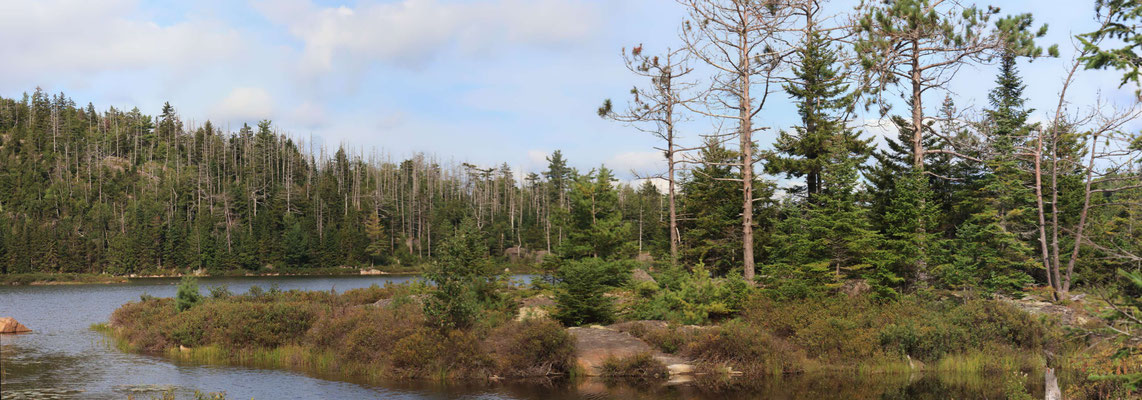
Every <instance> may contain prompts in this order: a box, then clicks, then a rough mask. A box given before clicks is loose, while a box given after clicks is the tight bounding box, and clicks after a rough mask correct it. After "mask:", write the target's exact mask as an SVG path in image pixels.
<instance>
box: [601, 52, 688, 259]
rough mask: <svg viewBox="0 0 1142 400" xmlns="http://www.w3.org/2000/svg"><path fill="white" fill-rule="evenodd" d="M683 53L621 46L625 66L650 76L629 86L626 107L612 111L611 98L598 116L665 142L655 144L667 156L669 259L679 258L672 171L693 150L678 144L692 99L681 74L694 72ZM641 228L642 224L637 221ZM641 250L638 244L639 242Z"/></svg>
mask: <svg viewBox="0 0 1142 400" xmlns="http://www.w3.org/2000/svg"><path fill="white" fill-rule="evenodd" d="M685 56H686V53H684V52H682V51H679V50H673V51H672V50H669V49H667V51H666V53H665V54H664V55H663V56H657V55H653V56H652V55H647V54H645V53H643V51H642V45H638V46H636V47H634V48H632V49H631V50H630V52H629V53H628V52H627V50H626V49H625V48H624V49H623V61H624V63H625V64H626V67H627V69H629V70H630V71H631V72H633V73H634V74H635V75H638V76H640V77H644V78H649V80H650V85H648V86H647V87H639V86H635V87H633V88H631V90H630V93H631V96H632V98H631V100H630V101H629V103H628V105H627V108H626V110H624V111H622V112H615V110H614V106H613V104H612V103H611V99H607V100H605V101H604V102H603V105H602V106H601V107H599V116H600V117H603V118H609V119H613V120H615V121H620V122H624V123H627V124H629V125H631V126H634V127H635V128H636V129H638V130H640V131H643V132H646V133H649V134H651V135H653V136H654V137H656V138H658V139H659V140H661V141H663V142H665V147H655V150H659V151H661V152H662V154H663V155H664V156H665V157H666V176H665V177H661V178H662V179H664V180H666V183H667V185H668V189H667V193H666V196H667V207H668V209H669V218H670V222H669V228H670V260H671V262H677V261H678V243H679V238H678V237H679V232H678V214H677V208H676V207H675V204H676V202H675V195H676V189H675V187H676V184H677V180H676V179H675V172H676V170H677V166H678V164H680V163H682V162H683V161H682V160H680V159H678V155H679V154H680V153H681V152H685V151H689V150H693V149H692V148H684V147H682V146H680V145H679V143H678V141H679V139H680V137H679V135H678V123H679V122H681V121H682V119H683V118H684V116H683V115H682V107H684V106H685V105H686V104H688V103H689V102H690V101H692V100H691V99H688V98H686V97H685V96H686V94H685V93H686V92H687V91H689V90H690V89H692V88H693V87H694V83H693V82H688V81H683V80H682V79H684V77H685V76H686V75H687V74H689V73H690V72H691V71H693V69H692V68H690V66H689V65H688V64H687V62H686V57H685ZM640 229H641V224H640ZM640 251H641V243H640Z"/></svg>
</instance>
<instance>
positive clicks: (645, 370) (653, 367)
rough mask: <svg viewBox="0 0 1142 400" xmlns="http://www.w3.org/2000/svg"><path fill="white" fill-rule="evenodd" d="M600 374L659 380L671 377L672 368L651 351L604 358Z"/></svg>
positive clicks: (611, 376)
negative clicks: (667, 366) (656, 357)
mask: <svg viewBox="0 0 1142 400" xmlns="http://www.w3.org/2000/svg"><path fill="white" fill-rule="evenodd" d="M600 376H603V377H607V378H619V377H622V378H638V379H648V380H658V379H666V378H669V377H670V370H668V369H666V366H665V365H662V362H659V361H658V360H656V359H654V356H651V355H650V353H638V354H634V355H631V356H628V357H614V356H611V357H607V359H606V360H603V365H602V367H601V371H600Z"/></svg>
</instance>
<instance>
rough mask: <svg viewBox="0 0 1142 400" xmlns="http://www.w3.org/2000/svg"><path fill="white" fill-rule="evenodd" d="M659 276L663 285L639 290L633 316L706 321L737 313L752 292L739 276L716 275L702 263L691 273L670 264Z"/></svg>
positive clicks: (695, 321) (702, 322) (686, 322)
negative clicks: (715, 276) (717, 276)
mask: <svg viewBox="0 0 1142 400" xmlns="http://www.w3.org/2000/svg"><path fill="white" fill-rule="evenodd" d="M656 276H657V278H658V279H659V281H658V282H659V283H658V284H656V287H658V286H659V285H661V286H660V288H659V289H656V290H653V291H651V290H638V291H639V292H641V293H640V296H639V298H638V299H637V300H636V302H635V304H634V306H633V307H632V309H631V314H632V317H633V318H636V319H648V320H667V321H672V322H677V323H682V324H707V323H710V322H714V321H719V320H723V319H725V318H727V317H729V316H732V315H734V314H736V313H737V312H738V311H739V310H740V309H741V305H742V302H743V301H744V300H745V299H746V297H748V296H749V294H750V293H751V292H752V291H753V288H752V287H751V286H750V285H749V284H748V283H746V282H745V280H743V279H742V278H741V277H740V276H737V275H727V276H725V277H721V278H714V277H711V275H710V272H709V271H708V270H706V269H705V267H703V266H702V265H698V266H695V267H694V268H693V270H692V271H691V272H689V273H687V272H686V271H685V270H683V269H682V268H681V267H668V269H667V270H666V271H664V272H661V273H658V274H656ZM636 289H637V287H636Z"/></svg>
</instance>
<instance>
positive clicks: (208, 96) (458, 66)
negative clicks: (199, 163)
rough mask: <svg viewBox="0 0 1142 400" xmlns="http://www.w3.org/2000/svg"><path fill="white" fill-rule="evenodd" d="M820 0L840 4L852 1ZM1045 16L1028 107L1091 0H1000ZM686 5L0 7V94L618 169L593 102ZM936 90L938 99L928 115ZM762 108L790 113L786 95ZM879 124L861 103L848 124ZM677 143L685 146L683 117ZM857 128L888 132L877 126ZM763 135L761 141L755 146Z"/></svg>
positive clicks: (465, 0) (1053, 89)
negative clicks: (64, 97) (628, 58)
mask: <svg viewBox="0 0 1142 400" xmlns="http://www.w3.org/2000/svg"><path fill="white" fill-rule="evenodd" d="M836 3H837V4H835V5H833V8H834V9H836V10H838V11H843V10H844V9H845V8H846V7H848V6H849V4H850V3H851V1H839V2H836ZM998 5H1000V6H1001V7H1002V8H1003V12H1004V13H1021V12H1033V13H1034V15H1035V17H1036V20H1037V22H1040V23H1042V22H1045V23H1048V24H1049V25H1050V27H1051V29H1050V33H1049V35H1048V37H1047V38H1046V40H1047V42H1051V43H1058V44H1059V45H1060V47H1061V50H1062V57H1060V58H1059V59H1040V60H1036V61H1035V62H1033V63H1030V64H1028V63H1026V62H1024V63H1022V64H1021V66H1020V67H1021V69H1022V71H1023V73H1024V79H1025V82H1026V83H1028V85H1029V89H1028V91H1027V93H1026V94H1027V96H1028V97H1029V99H1030V104H1031V105H1032V106H1033V107H1035V108H1036V109H1038V111H1036V113H1035V114H1034V118H1036V119H1044V118H1046V115H1047V113H1048V112H1052V111H1053V110H1054V104H1055V102H1056V101H1057V97H1056V95H1057V92H1058V91H1059V88H1060V86H1061V83H1062V79H1063V75H1064V73H1065V71H1064V70H1065V67H1066V65H1067V64H1068V61H1069V59H1070V56H1071V55H1072V54H1073V50H1072V47H1071V43H1070V40H1069V39H1068V38H1069V36H1070V35H1072V34H1075V33H1081V32H1086V31H1088V30H1090V28H1091V25H1092V23H1091V22H1090V20H1091V18H1092V17H1093V14H1094V10H1093V1H1077V2H1076V1H1054V0H1040V1H1023V0H1000V1H998ZM683 17H684V10H683V9H682V8H681V6H679V5H678V4H676V3H675V2H674V1H671V0H598V1H593V0H361V1H324V0H323V1H311V0H284V1H262V0H254V1H242V0H235V1H222V0H201V1H196V2H164V1H133V0H109V1H82V0H43V1H34V0H4V1H2V2H0V37H4V38H6V39H5V40H3V41H0V54H5V55H6V56H7V57H5V58H6V59H5V61H3V62H0V95H2V96H5V97H18V96H20V94H21V93H23V92H26V91H31V90H32V89H34V88H35V87H36V86H40V87H43V88H44V89H45V90H47V91H49V92H60V91H63V92H65V93H67V94H68V95H70V96H71V97H72V98H74V99H75V100H76V101H77V102H81V103H86V102H88V101H91V102H93V103H94V104H95V105H96V107H97V108H99V109H106V108H107V107H108V106H115V107H119V108H124V107H125V108H131V107H136V106H137V107H139V108H140V109H141V110H143V111H144V112H147V113H157V111H158V110H159V108H160V107H161V105H162V103H163V102H164V101H170V102H171V104H172V105H174V106H175V107H176V108H177V109H178V110H179V112H180V114H181V115H182V117H183V119H184V121H186V122H188V123H201V122H204V121H205V120H206V119H210V120H212V121H214V122H215V123H220V124H223V125H226V124H229V125H230V126H231V128H232V129H235V130H236V129H237V126H240V125H241V124H242V123H243V122H251V121H256V120H260V119H263V118H269V119H272V120H273V121H274V122H275V124H276V125H277V126H278V127H279V128H280V129H282V130H283V131H285V132H288V133H290V134H292V135H294V136H296V137H300V138H304V139H308V138H312V140H313V141H314V142H316V143H318V144H319V145H324V146H326V147H330V148H332V147H336V146H338V145H339V144H342V143H343V144H346V145H349V146H352V147H355V148H363V149H371V148H376V149H377V150H378V151H384V152H386V153H389V154H392V155H393V156H394V157H397V158H399V157H404V156H407V155H410V154H412V153H414V152H427V153H434V154H436V155H437V156H439V157H440V158H442V159H455V160H458V161H459V160H463V161H470V162H474V163H478V164H483V165H490V164H498V163H501V162H507V163H509V164H510V165H511V166H513V167H514V168H516V169H517V170H522V171H539V170H541V169H543V167H544V166H545V162H544V161H543V157H544V156H545V155H547V154H549V153H550V152H551V151H552V150H555V149H562V150H563V152H564V153H565V155H566V156H567V157H568V158H569V159H570V160H571V163H572V165H574V166H576V167H579V168H582V169H586V168H590V167H592V166H596V165H598V164H599V163H606V164H607V165H608V166H609V167H611V168H613V169H616V170H617V172H618V173H619V175H620V177H623V178H626V179H630V178H631V177H632V175H631V174H630V171H631V170H637V171H640V172H642V173H652V172H656V171H657V170H658V169H661V168H660V164H661V162H660V159H661V156H660V155H659V154H658V153H657V152H655V151H654V150H652V149H651V146H653V145H654V144H655V142H654V140H653V139H652V138H651V137H649V136H648V135H645V134H642V133H639V132H638V131H636V130H633V129H631V128H629V127H624V126H622V125H621V124H618V123H614V122H609V121H604V120H601V119H600V118H598V117H597V116H596V115H595V108H596V107H597V106H598V105H599V104H600V103H601V101H602V100H603V99H604V98H614V99H615V100H616V102H617V103H619V104H621V103H622V102H623V100H624V99H625V95H626V93H627V91H628V90H629V88H630V86H631V85H632V84H634V83H636V82H637V81H636V80H635V78H634V77H633V76H631V75H630V74H629V72H628V71H627V70H626V69H625V68H624V67H623V65H622V62H621V59H620V57H619V52H620V50H621V49H622V47H624V46H628V47H629V46H631V45H634V44H638V43H645V44H646V47H647V49H648V50H652V51H657V50H661V49H663V48H665V47H667V46H673V47H678V43H677V30H678V26H679V24H680V22H681V21H682V18H683ZM994 73H995V68H994V67H993V66H968V67H965V68H963V69H962V70H961V71H960V72H959V74H958V75H957V78H956V80H955V81H953V83H952V91H953V92H954V95H953V98H954V99H955V100H956V102H957V104H958V105H960V106H962V107H972V108H974V109H976V110H978V109H980V108H982V107H984V106H985V105H986V93H987V90H988V89H990V88H991V86H992V81H993V78H994ZM1117 77H1118V74H1117V73H1115V72H1086V73H1083V74H1082V75H1081V76H1080V77H1079V81H1078V83H1077V85H1076V86H1075V88H1074V89H1072V90H1073V91H1074V96H1072V97H1071V101H1072V102H1073V104H1074V105H1073V106H1072V108H1082V107H1087V105H1089V104H1093V103H1094V100H1095V98H1096V97H1097V96H1099V95H1100V94H1101V95H1102V96H1103V97H1106V98H1108V99H1110V100H1112V101H1116V102H1119V103H1125V102H1130V101H1132V98H1131V93H1132V89H1118V88H1117ZM942 97H943V94H933V95H931V96H930V99H929V100H928V104H930V105H931V106H932V107H930V108H929V110H934V109H935V107H937V106H938V104H939V101H940V99H941V98H942ZM772 104H773V105H772V106H770V107H768V108H767V110H766V111H764V112H763V113H762V114H761V115H760V118H761V119H762V120H763V121H764V122H763V123H764V124H765V125H770V126H774V127H777V128H782V127H788V126H790V125H792V124H794V123H795V122H796V117H795V115H794V114H793V109H792V108H791V107H790V106H789V105H788V104H787V102H786V101H785V100H784V99H783V98H780V97H779V98H778V99H777V100H775V101H773V102H772ZM879 119H880V116H879V115H875V114H873V113H868V114H867V115H862V116H860V120H861V121H869V122H870V123H872V122H875V121H877V120H879ZM691 126H692V129H693V130H694V132H690V134H689V135H687V136H688V140H690V141H691V142H695V143H696V142H697V140H698V139H697V133H699V132H697V131H698V130H701V129H705V128H706V127H707V126H708V124H704V123H702V121H697V122H696V123H694V124H691ZM866 131H868V132H869V134H870V135H883V134H885V130H884V129H882V128H878V127H876V126H870V127H868V128H866ZM769 141H770V139H769V138H767V137H765V136H763V137H762V138H760V142H761V143H762V145H763V146H766V145H768V143H769Z"/></svg>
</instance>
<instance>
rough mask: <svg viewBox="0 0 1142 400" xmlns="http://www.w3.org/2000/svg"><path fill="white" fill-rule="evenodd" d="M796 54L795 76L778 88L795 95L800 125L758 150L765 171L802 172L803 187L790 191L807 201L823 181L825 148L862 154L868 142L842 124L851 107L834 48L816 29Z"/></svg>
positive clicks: (782, 132) (869, 149) (827, 155)
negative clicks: (768, 148)
mask: <svg viewBox="0 0 1142 400" xmlns="http://www.w3.org/2000/svg"><path fill="white" fill-rule="evenodd" d="M797 54H798V57H799V58H800V63H799V65H796V66H794V67H793V74H794V77H795V78H794V80H793V81H792V82H791V83H789V84H786V85H785V86H784V88H785V91H786V92H787V93H789V95H790V97H792V98H793V99H794V100H795V104H796V105H797V113H798V115H799V116H800V117H801V126H797V127H794V128H793V131H792V132H789V131H781V133H780V134H779V135H778V137H777V141H776V142H775V143H774V145H773V147H774V151H770V152H765V153H763V154H764V156H765V158H766V159H767V161H768V163H767V164H766V171H767V172H769V173H771V174H776V173H785V174H786V175H787V176H790V177H804V178H805V186H804V187H803V188H802V187H794V188H793V190H792V191H793V192H801V191H804V192H805V195H806V197H807V198H808V199H809V202H810V203H813V196H815V195H816V194H817V193H819V192H820V191H821V190H822V187H823V185H824V183H823V182H822V170H823V169H824V168H825V165H826V164H827V163H828V162H829V161H830V155H829V152H830V151H844V152H849V153H856V154H867V153H868V152H869V151H871V147H870V146H869V145H868V143H869V142H868V141H864V140H860V139H859V138H858V135H857V134H856V133H854V132H852V131H849V130H847V129H846V128H845V123H846V122H847V121H845V120H844V119H843V117H842V116H843V115H846V114H847V112H848V111H851V110H852V107H853V101H852V98H851V96H850V95H849V94H848V85H847V84H845V83H844V82H845V76H844V75H843V74H842V73H841V72H840V71H838V67H837V55H836V51H834V50H832V49H830V48H828V42H827V41H826V40H825V39H824V37H823V35H822V34H821V32H820V31H818V30H813V31H811V32H810V33H809V34H808V35H807V38H806V40H805V42H804V46H803V47H802V48H800V49H799V50H798V52H797Z"/></svg>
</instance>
